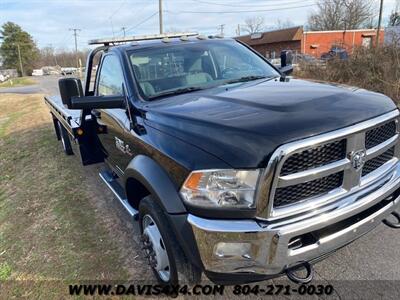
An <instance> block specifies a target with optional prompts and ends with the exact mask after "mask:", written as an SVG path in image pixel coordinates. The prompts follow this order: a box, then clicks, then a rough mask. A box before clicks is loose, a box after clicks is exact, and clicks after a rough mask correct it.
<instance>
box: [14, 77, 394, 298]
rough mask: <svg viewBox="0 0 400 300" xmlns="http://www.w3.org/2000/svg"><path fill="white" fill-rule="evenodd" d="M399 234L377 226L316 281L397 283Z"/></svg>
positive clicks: (51, 88)
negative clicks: (378, 281)
mask: <svg viewBox="0 0 400 300" xmlns="http://www.w3.org/2000/svg"><path fill="white" fill-rule="evenodd" d="M37 80H38V85H37V86H33V87H31V88H32V90H34V89H35V88H36V92H39V93H45V94H50V95H52V94H57V93H58V86H57V80H58V77H56V76H45V77H38V78H37ZM17 89H18V91H20V92H26V91H27V90H28V89H27V87H26V88H17ZM93 176H97V175H96V172H93ZM97 189H100V190H101V189H104V192H106V191H107V189H106V187H101V186H98V187H97ZM109 194H110V195H111V193H109ZM116 223H117V221H116ZM399 234H400V231H396V230H394V229H390V228H388V227H386V226H384V225H382V224H381V225H379V226H378V228H376V229H375V230H373V231H372V232H370V233H368V234H367V235H365V236H363V237H362V238H360V239H359V240H357V241H355V242H354V243H352V244H351V245H349V246H347V247H344V248H342V249H341V250H339V251H337V252H336V253H335V254H333V255H332V256H330V257H328V258H327V259H326V260H324V261H322V262H320V263H318V264H317V265H316V266H315V271H316V280H318V282H325V283H328V282H329V283H332V284H333V285H334V286H335V285H343V284H347V285H350V284H351V285H357V284H360V282H359V280H388V281H393V280H399V283H400V237H399ZM282 279H283V278H282ZM278 281H279V279H278ZM338 281H339V282H338ZM263 284H268V283H267V282H266V283H263ZM362 284H364V285H365V284H366V283H362ZM376 284H382V283H377V282H372V281H370V282H369V283H367V285H370V286H371V287H373V286H374V285H376ZM376 290H380V288H379V287H376V286H375V290H374V291H376ZM341 296H344V298H346V294H342V293H341ZM361 298H363V297H361Z"/></svg>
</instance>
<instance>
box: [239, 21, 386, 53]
mask: <svg viewBox="0 0 400 300" xmlns="http://www.w3.org/2000/svg"><path fill="white" fill-rule="evenodd" d="M376 34H377V30H376V29H357V30H346V31H344V30H337V31H303V27H293V28H287V29H282V30H275V31H268V32H262V33H256V34H252V35H245V36H239V37H237V38H236V39H237V40H240V41H242V42H244V43H246V44H248V45H249V46H251V47H252V48H254V49H255V50H256V51H258V52H259V53H260V54H262V55H264V56H266V57H268V58H277V57H279V55H280V52H281V51H282V50H293V51H295V52H298V53H303V54H309V55H312V56H315V57H317V58H319V57H321V55H322V54H323V53H326V52H328V51H329V50H330V49H331V48H332V47H341V48H345V49H346V50H347V52H348V53H350V54H351V53H352V52H353V49H354V48H356V47H361V46H364V47H372V46H373V45H374V44H375V42H376ZM379 40H380V43H383V41H384V31H383V29H382V30H381V34H380V39H379Z"/></svg>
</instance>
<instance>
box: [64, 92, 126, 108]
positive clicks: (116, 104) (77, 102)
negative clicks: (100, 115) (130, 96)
mask: <svg viewBox="0 0 400 300" xmlns="http://www.w3.org/2000/svg"><path fill="white" fill-rule="evenodd" d="M125 107H126V105H125V96H122V95H121V96H85V97H72V98H71V107H70V109H87V110H89V109H96V108H98V109H101V108H110V109H111V108H125Z"/></svg>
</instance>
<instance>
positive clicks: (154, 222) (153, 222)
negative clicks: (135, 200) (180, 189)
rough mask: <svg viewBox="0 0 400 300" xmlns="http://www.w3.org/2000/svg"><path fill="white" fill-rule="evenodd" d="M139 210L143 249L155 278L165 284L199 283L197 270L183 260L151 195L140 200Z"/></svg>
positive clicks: (199, 277) (163, 214) (178, 247)
mask: <svg viewBox="0 0 400 300" xmlns="http://www.w3.org/2000/svg"><path fill="white" fill-rule="evenodd" d="M139 213H140V219H139V220H140V229H141V232H142V243H143V248H144V251H145V252H146V256H147V258H148V261H149V265H150V267H151V268H152V270H153V272H154V274H155V276H156V277H157V280H158V281H159V282H160V283H162V284H165V285H175V284H181V283H189V284H195V283H198V282H200V279H201V271H200V270H199V269H198V268H197V267H195V266H194V265H193V264H192V263H190V262H189V261H188V260H187V258H186V256H185V255H184V253H183V250H182V249H181V247H180V246H179V244H178V241H177V240H176V238H175V234H174V233H173V231H172V228H171V226H170V224H169V221H168V219H167V217H166V216H165V213H164V211H163V210H162V209H161V208H160V206H159V205H158V204H157V203H156V202H155V201H154V200H153V198H152V197H151V196H148V197H146V198H144V199H143V200H142V201H141V202H140V205H139Z"/></svg>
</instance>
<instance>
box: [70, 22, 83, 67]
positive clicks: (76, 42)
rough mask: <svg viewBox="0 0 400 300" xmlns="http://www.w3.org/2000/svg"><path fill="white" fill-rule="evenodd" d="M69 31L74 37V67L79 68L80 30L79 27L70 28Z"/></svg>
mask: <svg viewBox="0 0 400 300" xmlns="http://www.w3.org/2000/svg"><path fill="white" fill-rule="evenodd" d="M69 31H73V32H74V37H75V59H76V67H77V68H79V59H78V40H77V36H78V33H77V32H78V31H81V30H80V29H79V28H70V29H69Z"/></svg>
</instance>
